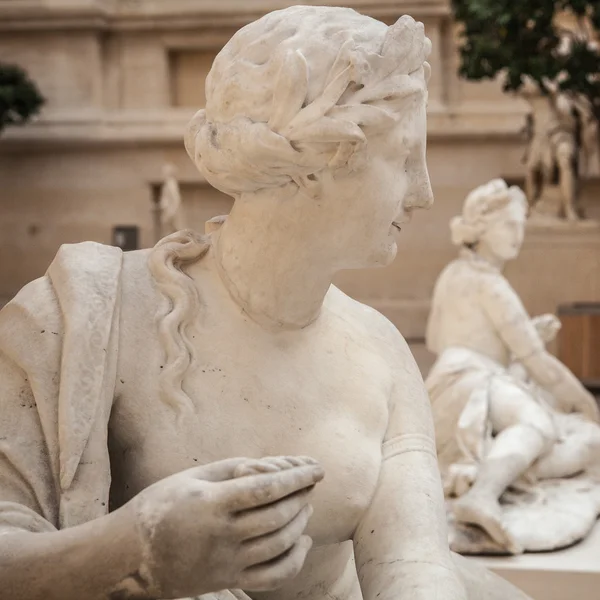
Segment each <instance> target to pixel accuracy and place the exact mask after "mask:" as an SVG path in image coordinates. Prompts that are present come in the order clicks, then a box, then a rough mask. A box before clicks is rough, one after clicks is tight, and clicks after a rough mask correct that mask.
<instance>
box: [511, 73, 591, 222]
mask: <svg viewBox="0 0 600 600" xmlns="http://www.w3.org/2000/svg"><path fill="white" fill-rule="evenodd" d="M534 88H535V89H534ZM546 89H547V93H546V94H542V93H541V92H540V91H539V90H538V89H537V86H533V85H531V84H530V85H526V86H525V88H524V90H523V91H522V92H521V96H522V97H523V98H524V99H525V100H526V101H527V103H528V104H529V107H530V114H529V118H528V126H527V128H526V130H527V138H528V148H527V153H526V156H525V193H526V196H527V199H528V201H529V204H530V206H531V211H532V216H533V217H534V218H536V219H537V220H541V221H543V220H546V221H550V222H551V221H552V220H553V219H554V220H556V219H565V220H566V221H568V222H571V223H574V222H577V221H579V219H580V218H581V217H582V216H583V209H582V207H581V206H580V204H581V203H580V187H581V183H580V182H581V179H582V178H583V177H585V175H586V173H587V172H588V170H589V168H590V161H591V158H592V157H593V156H594V154H595V152H596V149H597V144H598V133H597V127H598V125H597V123H596V121H595V119H594V116H593V113H592V110H591V107H590V105H589V103H588V102H587V101H586V100H585V98H583V97H577V96H576V95H568V94H567V93H565V92H561V91H560V89H559V87H558V84H557V83H556V82H551V81H547V82H546Z"/></svg>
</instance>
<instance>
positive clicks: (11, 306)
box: [0, 242, 123, 365]
mask: <svg viewBox="0 0 600 600" xmlns="http://www.w3.org/2000/svg"><path fill="white" fill-rule="evenodd" d="M122 254H123V252H122V251H121V250H120V249H119V248H115V247H112V246H106V245H103V244H97V243H95V242H83V243H79V244H65V245H63V246H61V247H60V249H59V251H58V252H57V254H56V256H55V258H54V260H53V261H52V263H51V265H50V267H49V268H48V270H47V272H46V274H45V275H43V276H42V277H40V278H38V279H35V280H34V281H31V282H30V283H28V284H27V285H25V286H24V287H23V288H22V289H21V290H20V291H19V292H18V293H17V295H16V296H15V297H14V298H13V299H12V300H11V301H9V302H8V303H7V304H6V306H5V307H4V308H3V309H2V310H1V311H0V342H1V346H2V351H3V352H4V353H5V354H7V355H8V356H9V357H11V358H12V359H13V360H15V361H16V362H17V363H18V364H21V365H27V364H29V363H30V362H32V361H35V357H36V356H38V355H40V353H45V354H48V353H49V352H51V353H55V352H58V353H59V354H60V343H61V341H62V339H63V337H64V333H65V322H66V321H67V320H68V321H69V323H74V322H77V320H78V317H79V316H80V315H82V314H84V313H85V312H86V311H85V310H81V309H80V307H81V306H84V305H86V304H90V303H92V304H94V306H93V307H92V308H91V310H93V311H95V312H96V313H98V314H101V313H100V309H101V308H102V307H106V309H107V313H108V314H112V307H113V306H114V304H115V303H117V302H118V289H119V280H120V274H121V261H122ZM100 304H102V307H101V306H100ZM88 312H89V311H88Z"/></svg>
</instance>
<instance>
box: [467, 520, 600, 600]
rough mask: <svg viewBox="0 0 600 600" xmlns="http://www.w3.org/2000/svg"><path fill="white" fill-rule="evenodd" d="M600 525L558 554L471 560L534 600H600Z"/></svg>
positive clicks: (473, 558) (476, 558) (475, 558)
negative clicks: (568, 599)
mask: <svg viewBox="0 0 600 600" xmlns="http://www.w3.org/2000/svg"><path fill="white" fill-rule="evenodd" d="M598 557H600V523H599V524H597V525H596V527H595V529H594V531H593V532H592V534H591V535H590V536H589V537H588V538H587V539H585V540H584V541H583V542H581V543H580V544H577V545H576V546H573V547H572V548H568V549H566V550H561V551H558V552H548V553H541V554H524V555H523V556H517V557H510V558H487V557H486V558H483V557H472V558H470V560H473V561H477V562H479V563H480V564H482V565H483V566H484V567H486V568H488V569H490V570H492V571H494V572H495V573H497V574H498V575H500V576H502V577H504V578H505V579H507V580H508V581H510V582H511V583H512V584H514V585H516V586H517V587H518V588H520V589H522V590H523V591H524V592H525V593H526V594H529V595H530V596H531V598H532V599H533V600H565V599H566V598H573V599H576V600H597V599H598V597H599V596H600V591H599V589H600V560H599V559H598Z"/></svg>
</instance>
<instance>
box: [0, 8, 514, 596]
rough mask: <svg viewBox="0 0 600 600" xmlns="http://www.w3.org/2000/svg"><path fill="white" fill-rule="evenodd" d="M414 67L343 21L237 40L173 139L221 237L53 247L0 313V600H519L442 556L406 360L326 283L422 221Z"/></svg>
mask: <svg viewBox="0 0 600 600" xmlns="http://www.w3.org/2000/svg"><path fill="white" fill-rule="evenodd" d="M429 50H430V42H429V40H428V39H427V38H426V37H425V35H424V30H423V26H422V25H421V24H418V23H416V22H415V21H414V20H413V19H411V18H410V17H403V18H401V19H400V20H399V21H398V22H397V23H395V24H394V25H392V26H391V27H388V26H386V25H384V24H383V23H381V22H379V21H376V20H373V19H369V18H366V17H363V16H361V15H359V14H358V13H356V12H354V11H351V10H348V9H334V8H322V7H294V8H290V9H287V10H285V11H279V12H275V13H272V14H270V15H267V16H266V17H264V18H263V19H260V20H259V21H257V22H255V23H253V24H251V25H249V26H247V27H245V28H243V29H242V30H240V31H239V32H238V33H237V34H236V35H235V36H234V37H233V38H232V40H231V41H230V42H229V43H228V44H227V45H226V46H225V48H224V49H223V51H222V52H221V53H220V54H219V56H218V57H217V59H216V61H215V63H214V65H213V68H212V70H211V73H210V76H209V78H208V81H207V88H206V89H207V104H206V109H205V110H201V111H199V112H198V113H197V115H196V116H195V117H194V118H193V120H192V122H191V123H190V125H189V128H188V131H187V133H186V136H185V145H186V148H187V150H188V153H189V154H190V156H191V158H192V159H193V161H194V162H195V164H196V165H197V167H198V168H199V169H200V170H201V172H202V173H203V174H204V175H205V177H206V178H207V179H208V180H209V181H210V183H211V184H213V185H214V186H215V187H217V188H218V189H220V190H221V191H224V192H226V193H228V194H230V195H232V196H233V197H234V198H235V205H234V208H233V210H232V212H231V214H230V215H229V216H228V217H227V219H225V220H223V219H220V220H219V219H218V220H216V221H214V222H212V223H211V224H210V225H209V226H208V228H207V230H208V231H209V233H208V234H207V235H200V234H197V233H195V232H192V231H187V230H186V231H181V232H178V233H174V234H173V235H170V236H168V237H166V238H164V239H163V240H162V241H161V242H159V243H158V244H157V245H156V246H155V247H154V248H153V249H151V250H147V251H139V252H132V253H127V254H123V253H122V252H121V251H120V250H119V249H117V248H109V247H106V246H102V245H99V244H94V243H85V244H78V245H73V246H64V247H63V248H62V249H61V251H60V252H59V254H58V255H57V257H56V259H55V261H54V262H53V263H52V265H51V266H50V268H49V270H48V273H47V274H46V275H45V276H44V277H42V278H41V279H38V280H36V281H34V282H32V283H30V284H29V285H27V286H26V287H25V288H23V290H21V292H20V293H19V294H18V296H17V297H16V298H15V299H14V300H13V301H12V302H10V303H9V304H8V305H7V306H6V307H5V308H4V309H3V310H2V312H0V344H1V345H0V350H1V354H0V359H1V362H0V394H1V401H2V410H1V411H0V438H1V440H0V442H1V445H0V451H1V452H0V499H1V500H2V502H1V503H0V524H1V525H0V526H1V528H2V529H1V532H2V533H3V534H4V535H3V539H2V544H0V579H1V580H2V586H0V598H1V599H2V600H6V599H8V598H10V600H25V599H27V600H32V599H33V598H41V597H44V599H45V600H58V599H60V600H71V599H73V600H75V599H77V600H80V599H82V598H88V597H89V598H106V597H108V598H112V599H115V600H116V599H119V598H155V597H164V598H177V597H185V596H194V595H202V594H213V593H216V594H217V595H218V596H219V597H229V598H231V597H232V596H233V597H238V598H239V597H244V593H246V592H247V593H248V594H249V595H251V596H252V597H253V598H256V599H257V600H258V599H262V600H277V599H279V598H281V599H285V598H293V597H302V598H304V599H306V600H310V599H313V598H314V599H315V600H317V599H319V600H321V599H322V598H323V597H325V596H326V597H329V598H331V597H336V598H340V599H344V600H346V599H347V600H351V599H352V600H353V599H355V598H360V597H361V596H362V597H363V598H365V600H376V599H378V600H397V599H398V598H404V597H410V598H411V600H419V599H423V600H433V599H435V600H463V599H466V598H472V599H474V600H475V599H477V600H484V599H489V600H492V599H498V600H499V599H500V598H502V599H503V600H506V599H507V598H515V599H517V598H523V596H522V594H520V593H519V592H518V591H517V590H514V588H511V587H510V586H508V584H503V583H502V582H501V581H500V580H498V579H497V578H494V577H493V576H492V575H491V574H489V573H486V572H483V571H481V572H479V571H477V570H474V569H471V568H470V567H468V566H467V565H466V563H464V561H461V558H460V557H453V556H452V555H451V553H450V551H449V548H448V541H447V526H446V519H445V512H444V498H443V493H442V487H441V481H440V476H439V471H438V467H437V461H436V456H435V445H434V434H433V427H432V419H431V412H430V407H429V399H428V397H427V394H426V391H425V388H424V385H423V381H422V379H421V377H420V375H419V372H418V369H417V366H416V364H415V362H414V359H413V357H412V356H411V354H410V351H409V350H408V348H407V345H406V343H405V342H404V340H403V338H402V336H401V335H400V334H399V333H398V331H397V330H396V329H395V328H394V327H393V326H392V325H391V324H390V323H389V322H388V321H387V320H386V319H385V318H383V317H382V316H381V315H380V314H379V313H377V312H376V311H374V310H372V309H370V308H368V307H366V306H363V305H361V304H359V303H358V302H355V301H354V300H352V299H350V298H349V297H347V296H345V295H344V294H343V293H342V292H340V291H339V290H338V289H336V288H335V287H334V286H332V285H331V281H332V277H333V276H334V274H335V273H336V272H337V271H339V270H342V269H349V268H359V267H377V266H383V265H386V264H388V263H390V262H391V261H392V259H393V258H394V256H395V254H396V251H397V244H396V235H397V233H398V230H399V229H400V226H401V224H402V223H404V222H406V221H408V220H409V217H410V214H411V213H412V211H413V210H416V209H418V208H426V207H429V206H430V205H431V203H432V194H431V187H430V184H429V176H428V172H427V166H426V163H425V131H426V123H425V107H426V99H427V89H426V82H427V79H428V74H429V66H428V64H427V63H426V62H425V61H426V58H427V55H428V53H429ZM307 453H309V454H310V455H311V457H312V458H303V457H304V456H305V455H306V454H307ZM264 456H267V457H268V456H275V457H278V456H279V457H280V458H270V459H269V458H267V459H261V457H264ZM231 457H248V458H231ZM281 457H283V458H281ZM250 459H255V460H254V461H253V462H250V463H248V460H250ZM256 470H258V471H267V472H259V473H256V472H255V471H256ZM324 475H325V478H324V479H323V481H322V482H321V481H320V480H321V479H322V478H323V476H324ZM317 483H318V485H316V486H315V484H317ZM311 513H312V515H311ZM309 518H310V521H309ZM311 545H312V549H311ZM309 550H310V552H309ZM352 550H353V552H352ZM352 554H353V555H354V559H355V562H354V563H353V562H352ZM301 568H302V570H301ZM300 570H301V572H299V571H300ZM74 574H76V576H74ZM239 589H244V590H245V592H244V593H242V592H239V591H237V590H239ZM219 590H221V591H219ZM222 590H232V591H222ZM272 590H275V591H272ZM261 592H269V593H266V594H262V593H261Z"/></svg>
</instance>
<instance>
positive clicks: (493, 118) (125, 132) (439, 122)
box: [0, 107, 523, 152]
mask: <svg viewBox="0 0 600 600" xmlns="http://www.w3.org/2000/svg"><path fill="white" fill-rule="evenodd" d="M194 112H195V109H193V108H190V109H173V108H165V109H163V110H158V109H157V110H153V111H110V112H109V111H106V112H103V111H90V110H87V111H80V112H79V113H77V112H75V111H72V112H70V113H65V112H64V111H53V112H52V113H50V112H48V113H46V114H44V115H43V116H42V118H40V119H38V120H36V121H35V122H33V123H30V124H28V125H27V126H25V127H12V128H8V129H7V130H6V131H5V132H4V133H3V135H2V140H0V152H2V151H3V150H4V151H6V150H12V149H14V148H18V147H24V148H27V147H30V146H31V145H32V144H35V145H36V146H44V145H47V146H49V147H52V148H56V147H57V146H66V147H72V146H75V147H78V146H102V145H107V144H109V145H110V144H119V145H127V144H139V143H143V144H148V145H156V144H177V145H178V144H181V143H182V137H183V130H184V127H185V125H186V124H187V122H188V120H189V119H190V117H191V116H192V115H193V114H194ZM522 124H523V116H522V115H521V114H520V113H518V112H517V113H515V112H514V111H511V112H506V111H501V110H494V109H493V107H492V109H491V110H489V111H488V112H481V111H479V112H475V111H472V110H469V111H466V110H448V109H444V108H436V109H435V110H433V111H431V112H430V114H429V116H428V139H429V140H430V141H433V142H435V141H444V140H451V141H465V142H466V141H471V140H482V141H492V140H506V141H514V142H519V140H520V138H519V131H520V129H521V127H522Z"/></svg>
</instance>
